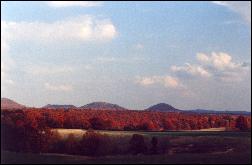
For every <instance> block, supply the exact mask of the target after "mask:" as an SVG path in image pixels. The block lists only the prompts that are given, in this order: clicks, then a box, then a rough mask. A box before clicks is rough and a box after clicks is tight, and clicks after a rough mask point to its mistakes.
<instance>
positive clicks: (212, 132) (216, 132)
mask: <svg viewBox="0 0 252 165" xmlns="http://www.w3.org/2000/svg"><path fill="white" fill-rule="evenodd" d="M222 130H223V128H219V129H204V130H197V131H166V132H144V131H106V130H96V131H95V132H98V133H100V134H104V135H109V136H116V137H118V136H119V137H124V136H132V135H133V134H141V135H144V136H147V137H148V136H223V137H241V138H242V137H251V134H250V133H248V132H229V131H222ZM53 131H55V132H58V133H59V135H60V136H61V137H62V138H63V139H66V138H67V137H68V136H69V135H70V134H74V136H75V137H76V138H77V139H81V138H82V136H83V134H85V133H86V132H87V130H83V129H54V130H53Z"/></svg>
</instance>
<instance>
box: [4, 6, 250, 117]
mask: <svg viewBox="0 0 252 165" xmlns="http://www.w3.org/2000/svg"><path fill="white" fill-rule="evenodd" d="M3 97H6V98H10V99H13V100H14V101H17V102H18V103H21V104H24V105H27V106H34V107H42V106H44V105H46V104H73V105H75V106H82V105H85V104H88V103H90V102H96V101H103V102H109V103H113V104H118V105H120V106H122V107H125V108H128V109H135V110H140V109H146V108H148V107H149V106H151V105H154V104H157V103H161V102H163V103H167V104H170V105H172V106H174V107H176V108H178V109H184V110H189V109H198V108H200V109H210V110H211V109H212V110H231V111H232V110H237V111H238V110H239V111H240V110H241V111H250V112H251V2H249V1H243V2H222V1H214V2H210V1H209V2H183V3H182V2H121V3H118V2H84V1H83V2H81V1H80V2H78V3H76V2H70V1H69V2H63V1H58V2H56V1H51V2H6V1H1V98H3Z"/></svg>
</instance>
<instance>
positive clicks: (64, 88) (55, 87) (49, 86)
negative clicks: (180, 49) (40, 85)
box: [44, 83, 73, 92]
mask: <svg viewBox="0 0 252 165" xmlns="http://www.w3.org/2000/svg"><path fill="white" fill-rule="evenodd" d="M44 86H45V89H47V90H49V91H63V92H68V91H72V90H73V87H72V86H71V85H66V84H64V85H63V84H57V85H53V84H50V83H45V84H44Z"/></svg>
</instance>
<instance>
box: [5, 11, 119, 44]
mask: <svg viewBox="0 0 252 165" xmlns="http://www.w3.org/2000/svg"><path fill="white" fill-rule="evenodd" d="M1 23H2V24H3V25H4V26H2V27H1V29H2V28H3V33H4V35H5V36H6V39H7V41H8V42H10V41H13V40H17V41H21V42H23V41H32V42H43V43H52V42H73V41H77V42H83V41H109V40H112V39H113V38H115V37H116V35H117V33H118V32H117V30H116V27H115V25H114V24H113V23H112V22H111V21H110V20H109V19H97V18H95V17H92V16H89V15H84V16H78V17H75V18H67V19H64V20H60V21H55V22H52V23H47V22H38V21H36V22H10V21H1Z"/></svg>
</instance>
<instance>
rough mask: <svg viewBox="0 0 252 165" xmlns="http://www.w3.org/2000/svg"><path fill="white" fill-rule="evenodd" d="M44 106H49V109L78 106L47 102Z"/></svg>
mask: <svg viewBox="0 0 252 165" xmlns="http://www.w3.org/2000/svg"><path fill="white" fill-rule="evenodd" d="M42 108H47V109H75V108H77V107H76V106H74V105H59V104H47V105H45V106H43V107H42Z"/></svg>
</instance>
